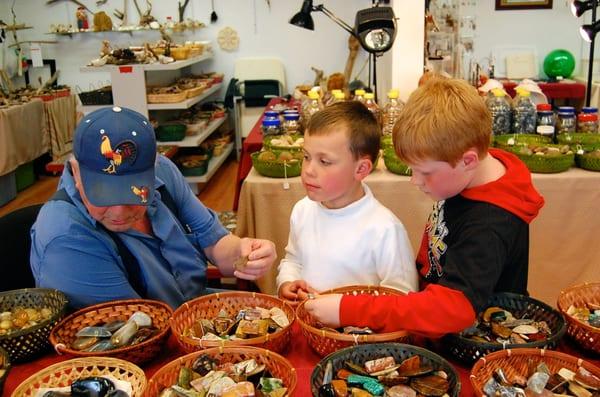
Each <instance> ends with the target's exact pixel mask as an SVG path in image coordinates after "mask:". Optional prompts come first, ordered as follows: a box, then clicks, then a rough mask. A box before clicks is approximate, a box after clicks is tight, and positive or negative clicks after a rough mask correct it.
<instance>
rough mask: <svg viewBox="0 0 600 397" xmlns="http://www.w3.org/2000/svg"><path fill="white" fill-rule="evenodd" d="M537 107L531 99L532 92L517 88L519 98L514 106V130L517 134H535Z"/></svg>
mask: <svg viewBox="0 0 600 397" xmlns="http://www.w3.org/2000/svg"><path fill="white" fill-rule="evenodd" d="M536 116H537V115H536V109H535V105H534V104H533V102H532V101H531V93H530V92H529V91H528V90H526V89H523V88H517V98H516V100H515V106H514V108H513V132H514V133H515V134H535V126H536V118H537V117H536Z"/></svg>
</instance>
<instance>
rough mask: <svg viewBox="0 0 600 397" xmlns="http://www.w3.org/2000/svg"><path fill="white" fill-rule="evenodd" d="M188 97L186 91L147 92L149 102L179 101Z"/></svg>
mask: <svg viewBox="0 0 600 397" xmlns="http://www.w3.org/2000/svg"><path fill="white" fill-rule="evenodd" d="M186 97H187V92H186V91H181V92H177V93H174V94H147V95H146V99H147V100H148V103H178V102H183V101H185V98H186Z"/></svg>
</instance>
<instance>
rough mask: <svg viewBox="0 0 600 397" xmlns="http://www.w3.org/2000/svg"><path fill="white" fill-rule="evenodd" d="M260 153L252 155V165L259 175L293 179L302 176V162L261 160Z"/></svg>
mask: <svg viewBox="0 0 600 397" xmlns="http://www.w3.org/2000/svg"><path fill="white" fill-rule="evenodd" d="M259 154H260V152H254V153H252V154H251V157H252V165H253V166H254V168H256V171H258V173H259V174H261V175H263V176H267V177H270V178H285V177H287V178H292V177H295V176H300V173H301V172H302V161H300V160H298V161H289V162H285V163H284V162H282V161H265V160H259V159H258V155H259Z"/></svg>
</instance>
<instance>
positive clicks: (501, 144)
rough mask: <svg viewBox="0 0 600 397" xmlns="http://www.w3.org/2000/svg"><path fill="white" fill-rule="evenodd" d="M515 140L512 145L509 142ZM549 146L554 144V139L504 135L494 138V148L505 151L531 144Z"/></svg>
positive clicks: (526, 135)
mask: <svg viewBox="0 0 600 397" xmlns="http://www.w3.org/2000/svg"><path fill="white" fill-rule="evenodd" d="M511 139H512V140H514V143H513V144H512V145H509V144H508V141H509V140H511ZM538 143H539V144H543V145H545V144H548V143H552V138H550V137H548V136H543V135H538V134H504V135H495V136H494V146H495V147H497V148H500V149H504V150H511V151H512V149H513V148H514V147H515V146H527V145H529V144H538Z"/></svg>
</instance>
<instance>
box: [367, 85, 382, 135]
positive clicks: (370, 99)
mask: <svg viewBox="0 0 600 397" xmlns="http://www.w3.org/2000/svg"><path fill="white" fill-rule="evenodd" d="M365 106H366V107H367V109H369V110H370V111H371V113H373V116H375V120H377V125H379V127H380V128H381V109H380V108H379V105H377V102H375V94H373V93H372V92H366V93H365Z"/></svg>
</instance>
